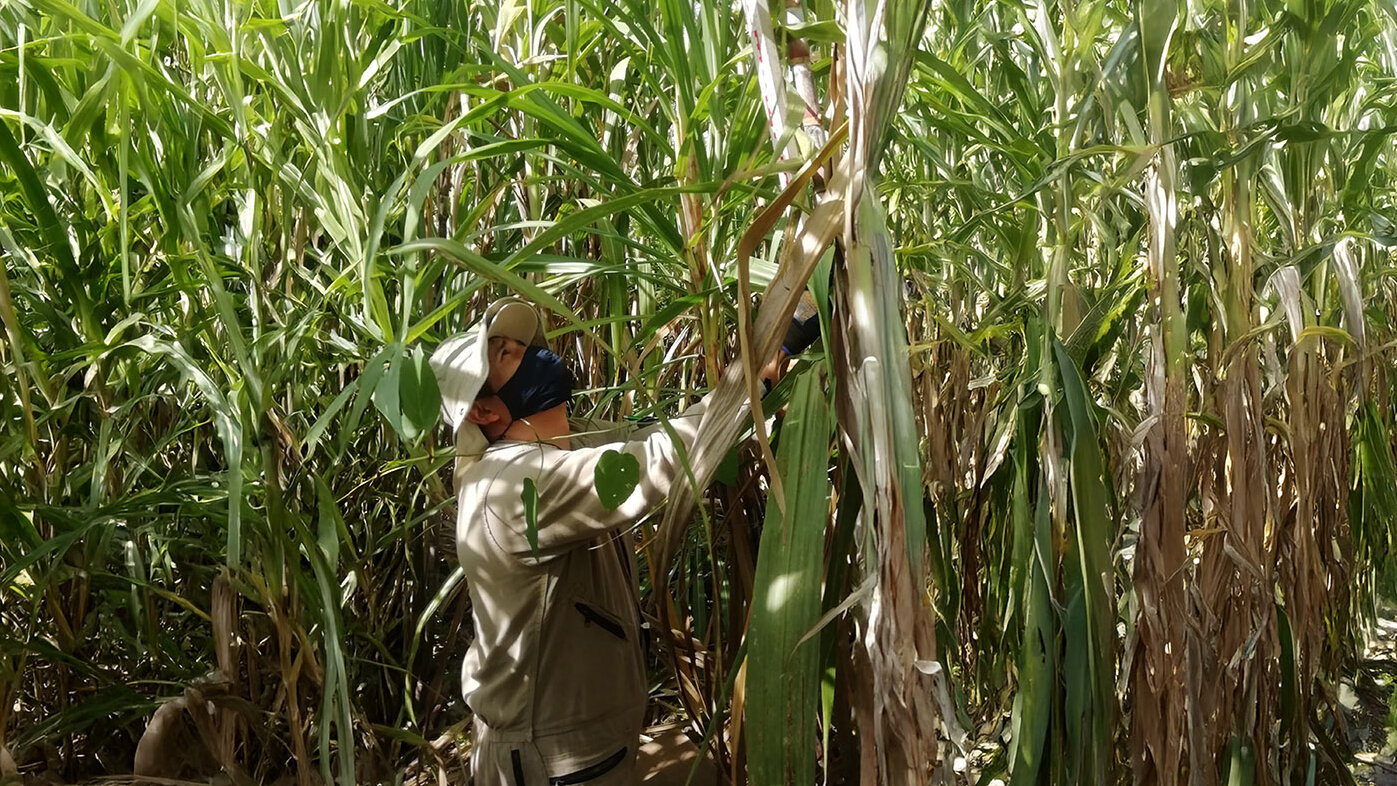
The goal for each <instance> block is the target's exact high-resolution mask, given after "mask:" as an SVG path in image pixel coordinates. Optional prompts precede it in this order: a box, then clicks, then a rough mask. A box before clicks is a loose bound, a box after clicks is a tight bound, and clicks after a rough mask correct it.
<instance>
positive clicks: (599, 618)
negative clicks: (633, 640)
mask: <svg viewBox="0 0 1397 786" xmlns="http://www.w3.org/2000/svg"><path fill="white" fill-rule="evenodd" d="M572 605H573V607H574V608H576V609H577V610H578V612H580V613H581V614H582V617H583V618H584V619H586V620H587V622H589V623H591V622H595V623H596V624H597V626H598V627H600V628H601V629H602V630H604V631H606V632H607V633H610V634H611V635H613V636H615V637H616V638H618V639H620V640H622V641H625V640H626V629H625V628H623V627H621V624H620V623H619V622H617V621H616V620H613V619H611V618H610V617H607V616H605V615H603V614H602V613H601V612H599V611H597V610H596V609H594V608H592V607H591V606H589V605H587V604H586V603H583V602H582V601H577V602H576V603H574V604H572Z"/></svg>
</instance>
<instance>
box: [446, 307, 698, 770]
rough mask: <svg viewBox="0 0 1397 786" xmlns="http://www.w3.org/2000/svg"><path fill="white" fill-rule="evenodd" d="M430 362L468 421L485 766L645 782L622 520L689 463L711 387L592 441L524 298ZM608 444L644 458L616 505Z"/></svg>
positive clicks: (457, 424) (470, 573) (464, 486)
mask: <svg viewBox="0 0 1397 786" xmlns="http://www.w3.org/2000/svg"><path fill="white" fill-rule="evenodd" d="M432 367H433V370H434V371H435V372H436V376H437V380H438V386H439V387H440V389H441V391H442V400H443V409H444V410H445V412H446V416H447V420H448V422H449V423H450V424H451V426H452V427H453V429H455V433H456V449H457V462H456V471H455V488H456V494H457V501H458V505H459V510H458V518H457V528H456V544H457V545H456V548H457V554H458V556H459V558H460V561H461V565H462V566H463V568H464V569H465V573H466V578H467V581H468V585H469V588H470V594H471V602H472V605H473V610H472V613H473V616H474V620H475V641H474V642H473V643H472V644H471V647H470V651H469V652H468V653H467V655H466V659H465V663H464V665H463V668H462V681H463V683H464V694H465V699H466V702H467V704H468V705H469V706H470V708H471V710H472V711H473V712H474V713H475V718H476V741H475V747H474V749H473V752H472V755H471V773H472V776H473V778H474V782H475V784H476V786H495V784H508V786H543V785H544V784H550V785H551V784H583V783H585V784H633V783H635V782H636V773H635V756H636V747H637V745H638V744H639V737H640V733H641V731H642V726H643V724H644V720H645V717H644V716H645V701H646V694H647V690H646V675H645V667H644V660H643V653H642V651H641V641H640V630H639V610H638V605H637V598H636V585H635V580H634V578H633V575H634V566H633V555H634V552H633V550H632V549H631V547H630V543H629V541H628V540H627V539H626V530H627V528H628V527H629V526H630V525H632V524H634V523H635V522H636V521H637V520H638V519H639V518H641V517H642V516H644V515H645V514H647V513H648V512H650V511H652V510H653V509H654V508H655V507H656V506H658V505H659V504H660V503H661V502H662V501H663V500H664V498H665V496H666V495H667V494H668V492H669V489H670V485H671V483H673V482H675V479H676V478H682V477H684V476H685V475H686V473H685V472H684V469H683V466H682V463H681V458H680V457H681V452H682V451H684V450H687V449H688V448H689V447H690V446H691V445H692V443H693V439H694V434H695V432H696V431H697V429H698V423H699V420H700V418H699V417H698V415H699V414H700V413H701V410H702V408H703V406H704V403H703V402H700V403H699V404H696V405H695V406H693V407H691V408H690V409H689V410H688V411H687V412H686V413H685V414H684V416H681V417H678V418H674V419H671V420H670V421H669V425H670V430H666V429H655V430H653V431H652V432H651V433H648V434H644V433H642V434H638V435H636V436H634V437H632V438H631V439H629V440H628V441H624V442H611V443H605V444H599V445H591V444H584V443H587V442H588V440H587V439H586V436H585V435H581V434H576V433H574V432H573V431H572V430H571V429H570V427H569V423H568V419H567V409H566V402H567V399H568V397H569V396H570V395H571V376H570V375H569V374H568V372H567V369H566V368H565V367H564V366H563V364H562V361H561V360H560V359H559V358H558V357H557V356H556V355H554V354H553V353H551V352H549V351H548V349H547V341H546V340H545V337H544V324H543V319H542V316H541V314H539V312H538V311H537V310H536V309H535V308H533V307H532V306H530V305H528V304H527V303H525V302H523V301H521V300H517V299H512V298H507V299H504V300H501V301H498V302H496V303H494V304H493V305H491V306H490V308H489V309H488V310H487V311H486V314H485V317H484V319H482V320H481V322H480V323H479V324H478V325H477V326H476V327H475V329H473V330H472V331H471V332H469V333H467V334H464V335H462V336H459V337H455V338H452V339H448V340H447V341H446V342H444V343H443V344H442V345H441V347H440V348H439V349H438V350H437V351H436V352H435V353H434V354H433V356H432ZM676 439H677V442H676ZM680 443H682V448H681V444H680ZM608 450H616V451H620V452H624V453H629V454H631V455H633V456H635V458H636V459H637V460H638V462H639V466H640V478H639V482H638V483H637V485H636V487H635V489H634V491H632V492H631V494H630V496H629V497H627V498H626V499H625V500H624V501H622V502H621V503H620V504H619V506H618V507H616V508H615V509H610V508H608V507H607V506H606V505H604V504H603V503H602V501H601V499H600V498H599V497H598V495H597V492H596V489H595V483H596V482H595V473H596V469H597V466H598V463H599V462H600V461H601V458H602V456H603V454H605V453H606V452H607V451H608ZM681 482H682V481H681ZM529 507H535V511H534V513H533V515H532V519H533V522H534V525H533V526H531V525H530V518H531V516H530V512H529V510H528V508H529Z"/></svg>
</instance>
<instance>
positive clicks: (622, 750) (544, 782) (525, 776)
mask: <svg viewBox="0 0 1397 786" xmlns="http://www.w3.org/2000/svg"><path fill="white" fill-rule="evenodd" d="M495 736H496V735H494V734H492V733H491V731H490V728H489V727H488V726H486V725H485V724H484V723H482V722H481V721H480V719H479V718H477V719H476V722H475V747H474V748H472V749H471V782H472V783H473V784H474V786H574V785H575V784H576V785H577V786H582V785H583V784H585V786H635V784H636V783H638V780H637V777H638V776H637V773H636V766H635V761H636V751H637V749H638V748H639V746H640V735H639V732H637V734H636V739H635V741H634V742H632V743H631V744H630V745H625V746H619V747H617V749H616V751H615V752H613V753H612V754H611V755H609V756H606V757H604V758H603V759H601V760H600V761H599V762H598V763H597V764H594V765H592V766H590V767H585V768H582V769H579V770H576V771H573V772H568V773H549V772H548V768H547V766H546V765H545V764H544V761H543V756H542V755H541V754H540V753H539V750H538V746H536V745H535V744H534V743H532V742H510V741H505V740H499V739H495Z"/></svg>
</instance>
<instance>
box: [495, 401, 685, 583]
mask: <svg viewBox="0 0 1397 786" xmlns="http://www.w3.org/2000/svg"><path fill="white" fill-rule="evenodd" d="M707 404H708V399H707V397H705V398H704V399H703V400H701V401H699V402H698V403H697V404H694V405H693V406H691V407H689V409H687V410H685V412H684V414H682V415H680V416H679V417H675V418H671V419H670V420H669V428H668V429H667V428H664V427H663V425H661V426H660V427H657V428H653V429H646V431H645V432H644V433H641V434H638V435H637V436H635V437H633V438H632V439H630V440H629V441H626V442H613V443H610V444H604V445H597V446H595V447H583V448H575V449H573V450H550V451H549V453H550V454H551V455H549V456H548V457H547V458H546V460H544V461H542V462H540V464H541V466H540V467H539V470H538V474H537V480H536V483H537V487H538V550H539V557H540V558H542V559H547V558H548V557H550V556H554V555H556V554H558V553H561V552H563V551H566V550H567V549H569V548H572V547H574V546H576V545H578V544H580V543H584V542H586V541H589V540H592V539H595V538H597V537H598V536H601V535H605V534H607V533H608V532H611V531H614V530H617V529H620V528H622V527H626V526H628V525H630V524H633V523H635V522H636V520H638V519H639V518H641V517H642V516H644V515H645V514H646V513H648V512H650V511H651V510H653V509H654V508H656V507H658V506H659V505H660V503H662V502H663V501H664V499H665V497H666V496H668V494H669V490H670V488H671V487H672V486H673V485H674V484H675V483H687V482H688V469H687V465H686V463H685V457H686V456H687V455H688V453H689V450H690V448H692V447H693V444H694V436H695V435H696V434H697V432H698V426H699V421H700V420H702V414H703V411H704V409H705V408H706V407H707ZM671 429H672V430H673V436H671V434H670V430H671ZM609 450H615V451H619V452H622V453H629V454H631V455H632V456H635V458H636V461H637V462H638V463H639V465H640V478H639V481H638V482H637V483H636V487H635V489H634V490H632V491H631V494H630V496H629V497H627V498H626V499H625V500H624V501H623V502H622V503H621V504H620V505H619V506H617V508H616V509H615V510H608V509H607V508H606V506H605V505H603V504H602V503H601V499H600V498H599V497H598V496H597V491H596V470H597V464H598V463H599V462H600V461H601V458H602V456H603V455H604V454H605V453H606V452H607V451H609ZM519 526H520V527H521V532H520V535H521V537H518V538H511V540H512V541H513V542H515V543H520V542H523V543H524V544H525V545H524V546H523V549H522V553H519V554H518V556H520V557H524V558H530V557H532V549H531V548H529V546H528V545H527V538H526V537H523V536H522V535H523V533H522V528H523V527H525V526H527V525H526V524H525V523H524V522H523V520H522V519H521V520H520V521H519Z"/></svg>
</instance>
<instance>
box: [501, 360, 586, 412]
mask: <svg viewBox="0 0 1397 786" xmlns="http://www.w3.org/2000/svg"><path fill="white" fill-rule="evenodd" d="M495 395H497V396H499V397H500V401H503V402H504V405H505V406H506V407H507V408H509V415H510V417H512V418H514V419H515V420H519V419H520V418H527V417H528V416H530V415H536V414H538V413H540V412H542V411H544V410H546V409H552V408H553V407H556V406H558V405H559V404H562V403H565V402H566V401H567V400H568V399H569V398H572V373H571V372H569V371H568V368H567V366H565V365H563V359H562V358H560V357H558V356H557V355H555V354H553V353H552V352H550V351H549V350H546V349H544V348H543V347H534V346H531V347H529V348H528V349H526V350H524V358H523V360H520V361H519V368H518V370H516V371H515V372H514V376H512V377H510V378H509V381H508V382H506V383H504V384H503V385H501V386H500V389H499V391H498V392H497V393H496V394H495Z"/></svg>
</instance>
